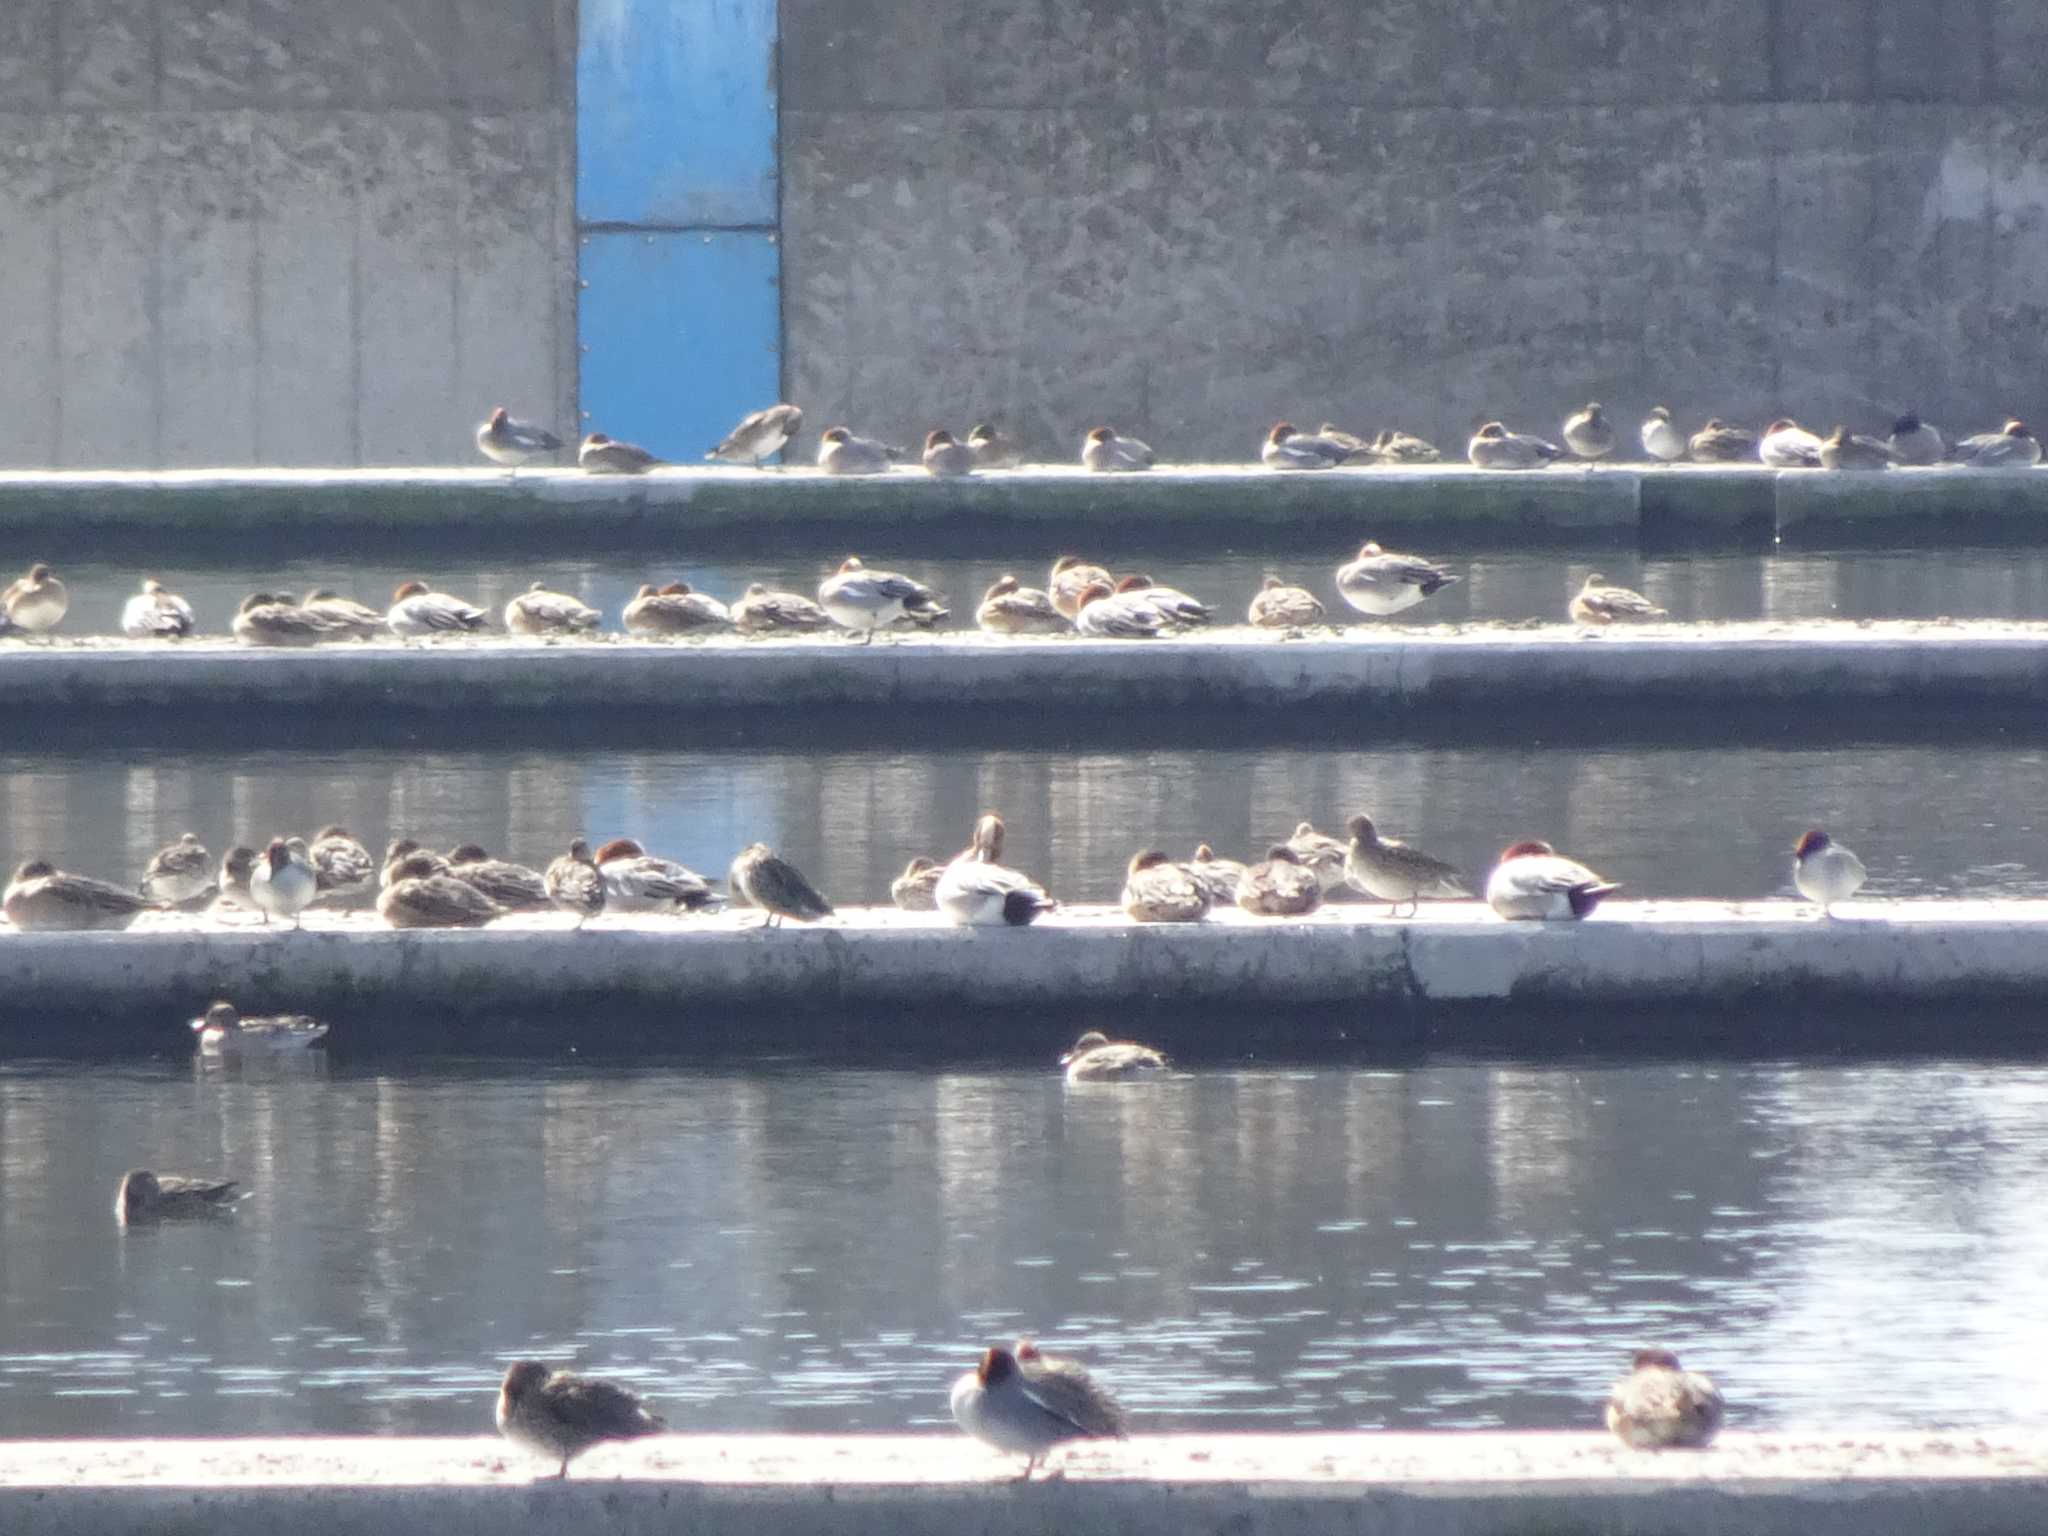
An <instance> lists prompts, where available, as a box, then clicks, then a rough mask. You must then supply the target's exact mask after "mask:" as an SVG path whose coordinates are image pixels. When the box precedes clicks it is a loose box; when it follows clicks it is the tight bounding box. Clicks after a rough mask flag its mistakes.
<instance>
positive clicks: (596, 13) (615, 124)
mask: <svg viewBox="0 0 2048 1536" xmlns="http://www.w3.org/2000/svg"><path fill="white" fill-rule="evenodd" d="M775 4H776V0H582V5H581V8H580V19H579V22H578V36H577V48H576V216H577V218H578V219H579V220H580V221H581V222H583V223H585V224H665V225H670V226H675V225H690V224H723V225H740V224H773V223H774V222H775V220H776V206H775V157H776V135H775Z"/></svg>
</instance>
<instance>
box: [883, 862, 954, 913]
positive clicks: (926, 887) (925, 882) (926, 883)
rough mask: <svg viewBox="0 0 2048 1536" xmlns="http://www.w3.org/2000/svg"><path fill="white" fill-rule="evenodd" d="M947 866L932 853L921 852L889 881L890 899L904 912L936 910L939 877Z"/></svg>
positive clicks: (937, 906) (937, 907) (937, 905)
mask: <svg viewBox="0 0 2048 1536" xmlns="http://www.w3.org/2000/svg"><path fill="white" fill-rule="evenodd" d="M945 872H946V866H945V865H943V864H941V863H940V862H939V861H938V860H937V859H935V858H933V857H932V856H931V855H930V854H926V853H920V854H919V855H918V856H917V857H916V858H914V859H912V860H911V861H910V862H909V863H908V864H906V865H904V866H903V873H902V874H900V875H898V876H897V877H896V878H895V879H894V880H891V881H890V882H889V899H890V900H891V901H893V902H895V903H896V906H897V909H898V910H899V911H903V912H936V911H938V910H939V903H938V899H937V891H938V887H939V877H940V876H941V875H943V874H945Z"/></svg>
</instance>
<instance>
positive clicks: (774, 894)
mask: <svg viewBox="0 0 2048 1536" xmlns="http://www.w3.org/2000/svg"><path fill="white" fill-rule="evenodd" d="M725 886H726V889H727V890H729V891H731V892H732V893H733V895H734V896H736V897H738V898H740V899H741V900H743V901H745V902H746V903H747V905H749V906H753V907H759V908H760V909H761V911H762V912H763V913H764V914H765V915H764V916H763V917H762V919H761V926H762V927H764V928H776V927H780V926H781V924H782V920H783V919H784V918H786V917H792V918H795V919H796V920H797V921H798V922H800V923H815V922H816V921H817V920H818V919H819V918H821V917H830V916H831V915H832V903H831V902H829V901H827V900H826V899H825V898H824V897H823V896H821V895H819V894H818V892H817V889H816V888H815V887H814V886H813V885H812V884H811V882H810V881H808V880H806V879H805V878H804V874H803V871H802V870H800V869H798V868H797V867H796V866H795V865H794V864H792V863H790V862H789V861H788V860H787V859H784V858H780V857H778V856H777V854H776V852H775V850H774V849H772V848H770V847H769V846H768V845H767V844H766V843H749V844H748V845H747V846H746V847H744V848H742V849H741V850H740V852H739V856H738V857H737V858H735V859H734V860H733V861H732V868H731V869H729V870H728V871H726V878H725Z"/></svg>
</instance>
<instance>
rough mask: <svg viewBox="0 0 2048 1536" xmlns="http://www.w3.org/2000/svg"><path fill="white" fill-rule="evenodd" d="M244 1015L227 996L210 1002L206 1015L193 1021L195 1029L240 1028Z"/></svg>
mask: <svg viewBox="0 0 2048 1536" xmlns="http://www.w3.org/2000/svg"><path fill="white" fill-rule="evenodd" d="M241 1024H242V1016H241V1015H240V1014H239V1013H237V1012H236V1011H235V1005H234V1004H233V1003H231V1002H229V1001H227V1000H226V999H225V998H222V999H219V1000H218V1001H215V1002H212V1003H209V1004H208V1005H207V1008H206V1013H205V1016H204V1017H202V1018H199V1019H195V1020H193V1022H192V1027H193V1028H194V1029H239V1028H240V1027H241Z"/></svg>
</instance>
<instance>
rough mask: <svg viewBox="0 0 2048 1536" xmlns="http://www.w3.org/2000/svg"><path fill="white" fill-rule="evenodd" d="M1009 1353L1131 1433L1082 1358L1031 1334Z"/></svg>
mask: <svg viewBox="0 0 2048 1536" xmlns="http://www.w3.org/2000/svg"><path fill="white" fill-rule="evenodd" d="M1141 1049H1142V1047H1141ZM1161 1059H1162V1060H1164V1058H1161ZM1010 1353H1011V1355H1012V1356H1013V1357H1014V1358H1015V1359H1016V1361H1017V1369H1018V1370H1019V1371H1021V1372H1022V1373H1023V1375H1024V1380H1025V1383H1026V1384H1027V1385H1034V1384H1047V1385H1051V1386H1053V1387H1055V1388H1056V1389H1059V1390H1064V1391H1066V1392H1069V1393H1075V1394H1080V1406H1081V1413H1082V1415H1083V1416H1085V1417H1086V1418H1088V1419H1089V1420H1091V1421H1093V1424H1094V1427H1095V1428H1097V1429H1098V1430H1099V1431H1100V1432H1101V1434H1102V1435H1103V1436H1105V1437H1106V1438H1110V1439H1116V1440H1122V1439H1124V1438H1126V1437H1127V1436H1128V1435H1129V1433H1130V1416H1129V1415H1128V1414H1126V1413H1125V1412H1124V1410H1123V1405H1122V1404H1120V1403H1119V1402H1117V1400H1116V1399H1115V1398H1113V1397H1111V1396H1110V1395H1109V1393H1108V1392H1107V1391H1105V1390H1104V1389H1103V1388H1102V1387H1100V1386H1098V1385H1097V1384H1096V1381H1095V1378H1094V1376H1093V1375H1091V1374H1090V1373H1089V1370H1088V1367H1086V1366H1085V1365H1083V1364H1081V1362H1080V1361H1078V1360H1069V1359H1067V1358H1066V1357H1064V1356H1054V1355H1048V1354H1046V1353H1045V1352H1044V1351H1043V1350H1041V1349H1040V1348H1039V1347H1038V1345H1037V1344H1036V1343H1034V1342H1033V1341H1032V1340H1030V1339H1028V1338H1020V1339H1018V1340H1017V1342H1016V1343H1015V1344H1013V1345H1011V1346H1010Z"/></svg>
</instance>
